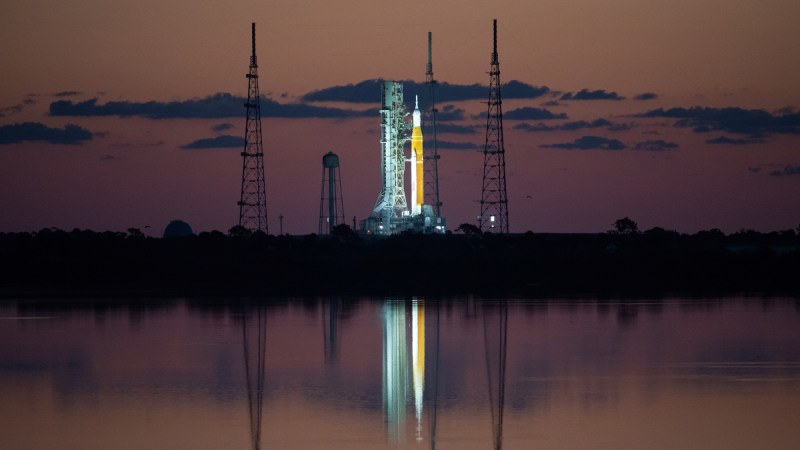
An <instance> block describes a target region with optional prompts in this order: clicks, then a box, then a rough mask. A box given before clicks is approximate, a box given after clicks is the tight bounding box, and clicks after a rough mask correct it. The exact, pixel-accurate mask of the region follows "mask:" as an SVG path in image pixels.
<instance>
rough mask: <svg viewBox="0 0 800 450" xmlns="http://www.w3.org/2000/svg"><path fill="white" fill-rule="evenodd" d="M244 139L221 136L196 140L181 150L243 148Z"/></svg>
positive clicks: (226, 135)
mask: <svg viewBox="0 0 800 450" xmlns="http://www.w3.org/2000/svg"><path fill="white" fill-rule="evenodd" d="M244 143H245V141H244V138H243V137H241V136H231V135H229V134H223V135H222V136H217V137H213V138H205V139H198V140H196V141H194V142H190V143H188V144H186V145H183V146H181V148H188V149H199V148H241V147H244Z"/></svg>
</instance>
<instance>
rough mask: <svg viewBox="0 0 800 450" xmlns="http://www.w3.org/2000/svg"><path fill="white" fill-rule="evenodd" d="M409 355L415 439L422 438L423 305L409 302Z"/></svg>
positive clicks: (423, 376)
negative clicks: (411, 365) (414, 412)
mask: <svg viewBox="0 0 800 450" xmlns="http://www.w3.org/2000/svg"><path fill="white" fill-rule="evenodd" d="M411 328H412V335H411V357H412V358H413V359H414V408H415V411H416V414H417V440H418V441H421V440H422V394H423V392H424V389H425V305H424V303H423V300H414V302H413V303H412V304H411Z"/></svg>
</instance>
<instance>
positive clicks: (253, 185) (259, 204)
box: [239, 23, 269, 233]
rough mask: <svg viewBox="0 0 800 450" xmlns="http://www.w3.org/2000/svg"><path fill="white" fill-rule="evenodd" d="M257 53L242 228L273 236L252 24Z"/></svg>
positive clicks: (250, 96)
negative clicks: (270, 228) (265, 179)
mask: <svg viewBox="0 0 800 450" xmlns="http://www.w3.org/2000/svg"><path fill="white" fill-rule="evenodd" d="M252 40H253V53H252V55H251V56H250V71H249V72H248V73H247V75H245V76H246V77H247V85H248V86H247V103H245V104H244V106H245V109H246V110H247V121H246V123H245V129H244V139H245V144H244V150H243V151H242V192H241V197H240V199H239V225H240V226H242V227H244V228H247V229H248V230H250V231H263V232H264V233H269V226H268V224H267V195H266V187H265V181H264V146H263V143H262V139H261V97H260V94H259V91H258V64H257V62H256V24H255V23H253V24H252Z"/></svg>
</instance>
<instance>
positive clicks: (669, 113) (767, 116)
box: [638, 106, 800, 138]
mask: <svg viewBox="0 0 800 450" xmlns="http://www.w3.org/2000/svg"><path fill="white" fill-rule="evenodd" d="M638 116H639V117H667V118H674V119H678V120H677V121H676V122H675V126H676V127H681V128H692V130H693V131H694V132H696V133H707V132H710V131H727V132H729V133H737V134H747V135H750V136H751V137H754V138H763V137H765V136H768V135H769V134H772V133H791V134H800V113H795V112H787V113H785V114H771V113H769V112H767V111H765V110H763V109H743V108H705V107H700V106H695V107H692V108H670V109H666V110H665V109H662V108H659V109H654V110H651V111H647V112H645V113H642V114H639V115H638Z"/></svg>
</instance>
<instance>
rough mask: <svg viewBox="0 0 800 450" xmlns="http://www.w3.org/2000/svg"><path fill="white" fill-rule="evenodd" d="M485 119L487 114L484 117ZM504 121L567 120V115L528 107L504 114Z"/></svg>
mask: <svg viewBox="0 0 800 450" xmlns="http://www.w3.org/2000/svg"><path fill="white" fill-rule="evenodd" d="M483 116H484V117H485V114H484V115H483ZM503 118H504V119H508V120H553V119H566V118H567V115H566V114H564V113H555V114H554V113H553V112H551V111H549V110H547V109H544V108H531V107H529V106H526V107H524V108H519V109H512V110H511V111H508V112H506V113H505V114H503Z"/></svg>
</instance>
